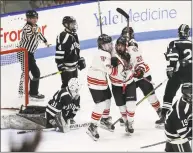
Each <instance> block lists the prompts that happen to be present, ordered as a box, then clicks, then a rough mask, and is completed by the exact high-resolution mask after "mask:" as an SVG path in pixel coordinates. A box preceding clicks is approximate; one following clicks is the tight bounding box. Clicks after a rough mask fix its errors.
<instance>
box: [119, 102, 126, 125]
mask: <svg viewBox="0 0 193 153" xmlns="http://www.w3.org/2000/svg"><path fill="white" fill-rule="evenodd" d="M119 110H120V113H121V116H122V118H123V120H124V122H126V120H127V112H126V111H127V107H126V105H123V106H119Z"/></svg>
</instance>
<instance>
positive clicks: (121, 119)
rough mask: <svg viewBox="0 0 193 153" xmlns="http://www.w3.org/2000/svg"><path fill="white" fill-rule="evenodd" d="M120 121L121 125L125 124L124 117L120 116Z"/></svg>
mask: <svg viewBox="0 0 193 153" xmlns="http://www.w3.org/2000/svg"><path fill="white" fill-rule="evenodd" d="M119 122H120V126H125V122H124V120H123V118H120V120H119Z"/></svg>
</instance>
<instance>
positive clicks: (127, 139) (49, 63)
mask: <svg viewBox="0 0 193 153" xmlns="http://www.w3.org/2000/svg"><path fill="white" fill-rule="evenodd" d="M169 41H171V39H167V40H158V41H149V42H140V43H139V46H140V48H141V49H142V51H143V56H144V59H145V61H146V62H147V63H148V64H149V66H150V69H151V74H152V77H153V82H154V83H155V84H156V85H157V84H159V83H160V82H162V81H163V80H164V79H166V78H167V76H166V72H165V68H166V64H167V63H166V61H165V57H164V55H163V53H164V52H165V51H166V48H167V45H168V43H169ZM96 51H97V49H96V48H92V49H87V50H84V51H81V56H83V57H84V58H85V59H86V64H87V68H88V67H89V65H90V63H91V60H92V58H93V55H94V54H95V53H96ZM37 64H38V65H39V68H40V70H41V75H46V74H49V73H53V72H55V71H57V68H56V64H55V61H54V57H48V58H44V59H39V60H37ZM9 67H10V66H9ZM12 67H13V68H12V72H10V73H11V74H13V75H12V80H11V81H10V80H7V83H8V85H7V86H6V85H5V83H3V84H2V85H1V89H3V88H7V89H9V92H3V95H2V96H3V99H2V103H4V102H6V103H13V99H14V98H15V99H17V96H16V93H13V96H10V93H11V92H16V91H17V83H16V80H17V79H18V76H17V75H16V74H17V68H15V69H14V66H13V65H12ZM86 73H87V69H85V70H82V71H81V72H79V78H80V80H81V83H82V84H83V86H82V90H81V110H80V112H78V114H77V116H76V117H75V119H76V122H81V123H82V122H87V121H90V117H91V113H92V108H93V106H94V102H93V100H92V97H91V95H90V93H89V90H88V88H87V81H86ZM2 75H3V79H7V75H6V74H2ZM14 81H15V84H14ZM12 82H13V83H12ZM7 83H6V84H7ZM12 84H14V85H12ZM60 86H61V80H60V75H55V76H52V77H49V78H46V79H42V80H41V82H40V90H39V91H40V92H41V93H42V94H45V96H46V99H45V102H39V103H37V102H30V104H32V105H36V104H40V105H45V104H46V103H47V102H48V100H49V99H50V98H51V97H52V96H53V94H54V93H55V92H56V90H58V89H59V88H60ZM10 88H11V89H12V90H10ZM164 88H165V84H164V85H162V86H161V87H160V88H158V89H157V90H156V94H157V97H158V99H159V100H160V102H161V103H162V99H163V94H164ZM1 91H2V90H1ZM7 91H8V90H7ZM177 95H178V97H179V95H180V93H179V92H178V94H177ZM14 96H15V97H14ZM141 98H143V95H142V92H141V91H140V90H139V89H138V90H137V99H138V101H139V100H140V99H141ZM15 101H16V100H15ZM111 116H112V117H113V121H115V120H116V119H117V118H119V117H120V113H119V109H118V107H116V105H115V103H114V99H112V106H111ZM157 119H158V116H157V114H156V112H155V111H154V109H153V108H152V107H151V105H150V104H149V103H148V101H147V100H145V101H144V102H143V103H141V104H140V105H139V106H138V107H137V110H136V115H135V123H134V129H135V132H134V134H133V135H132V136H127V135H126V134H125V130H124V127H120V125H119V124H117V125H116V129H115V131H114V132H113V133H112V132H108V131H105V130H103V129H100V128H99V134H100V140H99V141H97V142H94V141H93V140H92V139H91V138H90V137H89V136H88V135H87V134H86V128H81V129H79V130H74V131H70V132H69V133H65V134H64V133H57V132H43V138H42V141H41V143H40V145H39V146H38V148H37V151H162V152H163V151H164V144H163V145H158V146H155V147H151V148H147V149H140V147H141V146H144V145H149V144H152V143H156V142H159V141H164V140H165V135H164V131H163V130H161V129H156V128H155V124H154V123H155V121H156V120H157ZM10 135H12V136H13V137H14V139H16V143H18V145H19V144H20V143H21V142H20V140H21V139H22V138H24V137H29V138H30V137H31V136H32V135H33V134H32V133H30V134H24V135H17V134H16V130H1V151H9V145H8V143H9V136H10Z"/></svg>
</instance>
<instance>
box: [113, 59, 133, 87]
mask: <svg viewBox="0 0 193 153" xmlns="http://www.w3.org/2000/svg"><path fill="white" fill-rule="evenodd" d="M109 79H110V80H111V83H112V84H113V85H115V86H123V85H127V84H130V83H131V82H133V79H134V78H133V71H132V67H129V69H128V70H125V68H124V66H123V63H122V62H121V60H119V64H118V66H117V67H115V68H114V73H112V74H110V75H109Z"/></svg>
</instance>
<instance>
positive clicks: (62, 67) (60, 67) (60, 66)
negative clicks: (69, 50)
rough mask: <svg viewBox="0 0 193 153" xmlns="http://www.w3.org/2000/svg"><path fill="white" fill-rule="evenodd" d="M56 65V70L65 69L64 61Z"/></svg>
mask: <svg viewBox="0 0 193 153" xmlns="http://www.w3.org/2000/svg"><path fill="white" fill-rule="evenodd" d="M57 67H58V70H59V71H64V70H66V67H65V65H64V63H62V64H58V65H57Z"/></svg>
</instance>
